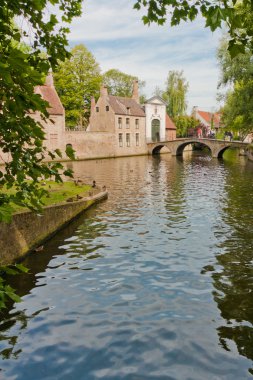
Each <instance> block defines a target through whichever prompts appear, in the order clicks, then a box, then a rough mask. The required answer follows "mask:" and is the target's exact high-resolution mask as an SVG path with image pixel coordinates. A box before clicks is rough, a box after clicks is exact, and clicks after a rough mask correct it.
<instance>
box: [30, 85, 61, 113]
mask: <svg viewBox="0 0 253 380" xmlns="http://www.w3.org/2000/svg"><path fill="white" fill-rule="evenodd" d="M34 92H35V94H40V95H41V96H42V98H43V99H44V100H46V101H47V102H48V103H49V104H50V107H48V108H47V112H48V113H49V114H50V115H64V108H63V105H62V103H61V101H60V98H59V96H58V94H57V92H56V90H55V88H54V86H47V85H44V86H36V87H35V89H34Z"/></svg>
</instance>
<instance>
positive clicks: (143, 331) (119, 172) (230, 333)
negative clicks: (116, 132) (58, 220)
mask: <svg viewBox="0 0 253 380" xmlns="http://www.w3.org/2000/svg"><path fill="white" fill-rule="evenodd" d="M68 166H69V167H73V169H74V170H75V173H76V177H77V176H78V177H79V178H80V179H83V180H84V181H85V182H88V183H92V181H93V180H96V182H97V184H98V185H100V186H103V185H106V186H107V188H108V190H109V198H108V200H107V201H104V202H103V203H100V204H99V205H97V206H95V207H93V208H92V209H90V210H89V211H87V212H86V213H85V214H84V215H82V216H81V217H80V218H79V219H78V220H76V221H75V222H73V223H72V224H71V225H69V226H68V227H67V228H65V229H64V230H63V231H61V232H60V233H58V234H57V235H56V236H55V237H54V238H52V239H51V240H50V241H48V242H47V243H46V244H45V245H44V250H43V251H42V252H38V253H34V254H32V255H30V256H29V257H28V258H27V259H26V260H25V265H26V266H28V267H29V268H30V274H29V275H21V276H19V277H17V278H14V279H13V282H12V285H13V286H14V287H16V289H17V290H18V293H19V294H20V295H21V296H22V302H21V303H17V304H14V305H10V307H9V309H8V310H6V312H5V313H4V314H2V315H1V324H0V334H1V335H0V336H1V340H0V351H1V358H0V369H1V370H0V378H1V379H4V380H7V379H8V380H45V379H46V380H58V379H59V380H69V379H73V380H97V379H107V380H120V379H124V380H141V379H143V380H149V379H151V380H156V379H157V380H158V379H159V380H161V379H162V380H172V379H177V380H185V379H189V380H190V379H191V380H203V379H207V380H209V379H210V380H218V379H228V380H238V379H252V378H253V369H252V367H253V366H252V359H253V329H252V323H253V202H252V199H253V163H251V162H247V161H246V160H245V159H244V158H242V157H241V158H240V157H234V158H233V159H231V157H230V158H225V159H224V160H221V161H219V160H216V159H211V158H210V157H208V156H191V155H189V156H183V157H182V158H174V157H171V156H170V155H161V156H160V157H159V156H158V157H131V158H117V159H109V160H98V161H89V162H87V161H86V162H75V163H70V164H68Z"/></svg>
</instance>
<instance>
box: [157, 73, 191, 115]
mask: <svg viewBox="0 0 253 380" xmlns="http://www.w3.org/2000/svg"><path fill="white" fill-rule="evenodd" d="M188 87H189V85H188V82H187V81H186V79H185V78H184V76H183V71H169V75H168V78H167V82H166V89H165V92H164V93H163V99H164V100H165V101H166V102H167V112H168V114H169V115H170V117H172V119H174V118H175V117H176V116H183V115H184V114H185V112H186V108H187V103H186V94H187V90H188Z"/></svg>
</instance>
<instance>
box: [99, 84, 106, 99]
mask: <svg viewBox="0 0 253 380" xmlns="http://www.w3.org/2000/svg"><path fill="white" fill-rule="evenodd" d="M100 96H101V98H106V97H107V96H108V91H107V87H106V86H104V85H102V86H101V88H100Z"/></svg>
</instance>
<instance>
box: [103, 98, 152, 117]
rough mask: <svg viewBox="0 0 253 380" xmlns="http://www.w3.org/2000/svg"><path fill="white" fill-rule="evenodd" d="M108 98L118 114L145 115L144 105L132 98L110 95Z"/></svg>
mask: <svg viewBox="0 0 253 380" xmlns="http://www.w3.org/2000/svg"><path fill="white" fill-rule="evenodd" d="M108 100H109V105H110V106H111V107H112V109H113V111H114V112H115V113H116V114H117V115H129V116H139V117H142V116H143V117H144V116H145V112H144V110H143V108H142V106H141V105H140V104H139V103H137V102H136V100H134V99H132V98H123V97H121V96H113V95H108Z"/></svg>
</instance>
